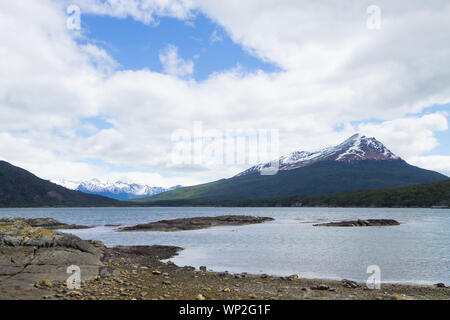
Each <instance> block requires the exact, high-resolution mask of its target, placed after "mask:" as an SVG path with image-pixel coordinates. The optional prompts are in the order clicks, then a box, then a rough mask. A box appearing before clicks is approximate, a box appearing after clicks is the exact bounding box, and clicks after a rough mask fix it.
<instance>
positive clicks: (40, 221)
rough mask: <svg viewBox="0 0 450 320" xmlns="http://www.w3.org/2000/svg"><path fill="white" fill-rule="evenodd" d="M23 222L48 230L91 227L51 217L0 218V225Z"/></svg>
mask: <svg viewBox="0 0 450 320" xmlns="http://www.w3.org/2000/svg"><path fill="white" fill-rule="evenodd" d="M19 221H21V222H24V223H26V224H29V225H30V226H32V227H37V228H45V229H48V230H54V229H89V228H92V227H88V226H80V225H77V224H66V223H62V222H61V221H58V220H56V219H53V218H34V219H26V218H0V226H1V225H3V226H4V225H11V224H16V223H17V222H19Z"/></svg>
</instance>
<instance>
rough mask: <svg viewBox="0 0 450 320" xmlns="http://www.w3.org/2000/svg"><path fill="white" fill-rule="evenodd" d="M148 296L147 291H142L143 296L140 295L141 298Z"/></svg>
mask: <svg viewBox="0 0 450 320" xmlns="http://www.w3.org/2000/svg"><path fill="white" fill-rule="evenodd" d="M147 295H148V292H147V291H142V292H141V294H140V296H141V297H142V298H144V297H146V296H147Z"/></svg>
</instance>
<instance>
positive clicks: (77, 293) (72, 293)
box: [68, 291, 83, 297]
mask: <svg viewBox="0 0 450 320" xmlns="http://www.w3.org/2000/svg"><path fill="white" fill-rule="evenodd" d="M68 295H69V296H71V297H82V296H83V294H82V293H81V292H80V291H70V292H69V293H68Z"/></svg>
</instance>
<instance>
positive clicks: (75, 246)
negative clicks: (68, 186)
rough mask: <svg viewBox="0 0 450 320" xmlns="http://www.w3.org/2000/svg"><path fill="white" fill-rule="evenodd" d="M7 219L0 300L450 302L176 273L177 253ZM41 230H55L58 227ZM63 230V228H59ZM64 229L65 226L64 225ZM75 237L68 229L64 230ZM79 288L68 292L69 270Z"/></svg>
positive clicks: (341, 286) (398, 289) (301, 281)
mask: <svg viewBox="0 0 450 320" xmlns="http://www.w3.org/2000/svg"><path fill="white" fill-rule="evenodd" d="M35 222H36V221H35V220H31V221H30V220H24V219H20V218H19V219H4V220H3V223H6V224H4V225H2V226H1V228H0V299H13V300H30V299H31V300H35V299H38V300H39V299H56V300H153V299H158V300H161V299H162V300H179V299H181V300H195V299H197V300H207V299H208V300H252V299H253V300H309V299H313V300H316V299H319V300H321V299H329V300H429V299H439V300H450V287H445V285H444V284H442V285H441V286H439V287H438V286H430V285H417V284H388V283H384V284H382V285H381V290H370V289H368V288H367V286H366V283H361V282H359V283H358V282H355V281H352V280H351V279H348V280H347V279H343V280H340V281H339V280H332V279H307V278H303V277H302V275H297V274H294V275H290V276H276V275H268V274H250V273H246V272H242V273H229V272H217V271H210V270H207V267H206V266H205V267H200V268H199V269H200V270H197V269H196V268H194V267H192V266H184V267H182V266H178V265H176V264H175V263H173V262H172V261H171V260H170V259H172V258H173V257H175V256H176V255H178V253H179V252H180V251H182V250H184V249H183V248H181V247H175V246H161V245H153V246H116V247H111V248H108V247H106V246H105V245H104V244H103V243H102V242H101V241H98V240H82V239H80V238H78V237H76V236H74V235H71V234H70V233H62V232H59V231H51V230H48V229H45V228H42V227H33V226H31V225H30V223H35ZM38 222H39V225H42V222H45V223H44V224H43V225H48V222H52V224H51V225H54V224H55V221H53V220H47V221H42V219H40V220H39V221H38ZM56 222H57V223H59V222H58V221H56ZM59 224H60V223H59ZM64 231H65V232H70V230H64ZM71 265H76V266H79V268H80V272H81V274H80V276H81V277H80V279H81V288H79V289H69V288H68V287H67V284H66V280H67V279H68V277H69V276H70V274H68V273H67V267H68V266H71Z"/></svg>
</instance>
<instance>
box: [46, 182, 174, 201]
mask: <svg viewBox="0 0 450 320" xmlns="http://www.w3.org/2000/svg"><path fill="white" fill-rule="evenodd" d="M52 182H53V183H56V184H58V185H61V186H63V187H66V188H68V189H72V190H77V191H81V192H84V193H88V194H96V195H101V196H104V197H108V198H111V199H116V200H132V199H139V198H146V197H151V196H154V195H157V194H160V193H163V192H167V191H171V190H176V189H178V188H181V186H180V185H177V186H173V187H170V188H163V187H152V186H149V185H145V184H138V183H128V182H123V181H115V182H112V181H102V180H100V179H91V180H85V181H70V180H65V179H59V180H53V181H52Z"/></svg>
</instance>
